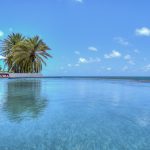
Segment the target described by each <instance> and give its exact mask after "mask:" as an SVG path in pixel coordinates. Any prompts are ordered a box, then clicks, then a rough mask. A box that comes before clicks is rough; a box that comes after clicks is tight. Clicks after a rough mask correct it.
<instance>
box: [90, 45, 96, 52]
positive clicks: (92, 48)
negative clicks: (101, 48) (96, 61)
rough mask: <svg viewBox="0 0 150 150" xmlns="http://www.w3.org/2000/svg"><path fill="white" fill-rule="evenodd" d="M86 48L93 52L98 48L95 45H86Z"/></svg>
mask: <svg viewBox="0 0 150 150" xmlns="http://www.w3.org/2000/svg"><path fill="white" fill-rule="evenodd" d="M88 50H89V51H93V52H97V51H98V49H97V48H96V47H94V46H90V47H88Z"/></svg>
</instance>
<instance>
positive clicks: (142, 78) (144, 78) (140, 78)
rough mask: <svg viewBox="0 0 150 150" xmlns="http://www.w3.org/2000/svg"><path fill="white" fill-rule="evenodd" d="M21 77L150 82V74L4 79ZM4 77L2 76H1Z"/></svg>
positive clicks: (40, 75)
mask: <svg viewBox="0 0 150 150" xmlns="http://www.w3.org/2000/svg"><path fill="white" fill-rule="evenodd" d="M6 78H7V79H21V78H52V79H96V80H98V79H103V80H135V81H142V82H150V76H44V75H42V74H34V73H29V74H22V73H20V74H18V73H17V74H15V73H14V74H9V77H5V78H4V79H6ZM0 79H2V77H0Z"/></svg>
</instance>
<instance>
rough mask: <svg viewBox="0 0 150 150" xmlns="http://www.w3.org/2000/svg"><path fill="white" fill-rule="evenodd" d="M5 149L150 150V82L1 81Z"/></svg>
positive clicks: (1, 149)
mask: <svg viewBox="0 0 150 150" xmlns="http://www.w3.org/2000/svg"><path fill="white" fill-rule="evenodd" d="M0 150H150V83H141V82H136V81H128V80H99V79H92V78H91V79H83V78H82V79H0Z"/></svg>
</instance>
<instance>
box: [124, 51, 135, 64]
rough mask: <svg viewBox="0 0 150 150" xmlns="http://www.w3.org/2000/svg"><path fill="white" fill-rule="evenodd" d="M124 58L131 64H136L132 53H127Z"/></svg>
mask: <svg viewBox="0 0 150 150" xmlns="http://www.w3.org/2000/svg"><path fill="white" fill-rule="evenodd" d="M124 59H125V60H126V61H127V62H128V63H129V64H131V65H134V64H135V63H134V61H133V60H132V57H131V55H129V54H127V55H125V56H124Z"/></svg>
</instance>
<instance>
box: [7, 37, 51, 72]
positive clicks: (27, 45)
mask: <svg viewBox="0 0 150 150" xmlns="http://www.w3.org/2000/svg"><path fill="white" fill-rule="evenodd" d="M47 50H50V48H49V47H48V46H47V45H46V44H45V43H44V42H43V41H42V40H41V39H40V38H39V36H35V37H33V38H28V39H25V40H23V41H21V42H19V43H18V44H17V45H15V46H13V48H12V56H13V58H12V62H13V63H12V66H11V68H10V71H12V70H13V68H16V67H17V70H16V71H17V72H20V73H38V72H40V71H41V70H42V64H45V65H46V63H45V61H44V58H45V59H48V58H49V57H51V55H50V54H48V53H47Z"/></svg>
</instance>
